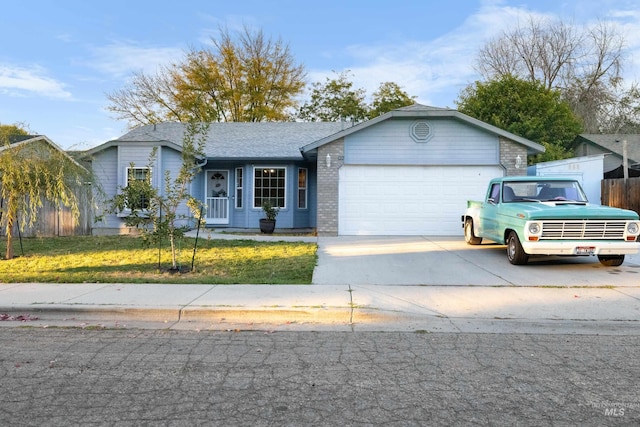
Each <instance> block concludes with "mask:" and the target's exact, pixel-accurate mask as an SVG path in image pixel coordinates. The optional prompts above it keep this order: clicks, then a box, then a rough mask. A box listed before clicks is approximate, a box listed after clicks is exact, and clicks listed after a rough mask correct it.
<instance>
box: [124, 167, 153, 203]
mask: <svg viewBox="0 0 640 427" xmlns="http://www.w3.org/2000/svg"><path fill="white" fill-rule="evenodd" d="M126 178H127V182H126V183H125V187H130V189H132V190H133V192H132V194H135V195H136V196H137V200H128V205H129V206H128V207H129V209H136V210H141V209H149V200H150V197H151V191H152V188H151V169H149V168H136V167H128V168H127V176H126Z"/></svg>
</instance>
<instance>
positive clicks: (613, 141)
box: [574, 133, 640, 165]
mask: <svg viewBox="0 0 640 427" xmlns="http://www.w3.org/2000/svg"><path fill="white" fill-rule="evenodd" d="M624 140H626V141H627V157H628V159H629V163H630V164H631V165H634V164H636V163H639V162H640V134H612V133H609V134H590V133H583V134H580V135H578V137H577V138H576V141H575V143H574V145H577V144H580V143H585V144H591V145H594V146H596V147H598V148H600V149H601V150H602V151H604V152H609V153H611V154H614V155H616V156H617V157H620V158H622V156H623V153H622V150H623V143H622V141H624Z"/></svg>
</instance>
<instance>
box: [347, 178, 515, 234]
mask: <svg viewBox="0 0 640 427" xmlns="http://www.w3.org/2000/svg"><path fill="white" fill-rule="evenodd" d="M339 175H340V179H339V212H338V234H340V235H421V234H424V235H433V236H447V235H462V228H461V225H460V215H461V214H462V213H463V212H464V210H465V208H466V201H467V200H469V199H473V200H480V199H482V198H484V194H485V191H486V189H487V184H488V182H489V180H490V179H491V178H495V177H497V176H503V175H504V169H503V168H501V167H500V166H495V165H492V166H378V165H376V166H364V165H344V166H343V167H342V168H340V172H339Z"/></svg>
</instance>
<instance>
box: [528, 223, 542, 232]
mask: <svg viewBox="0 0 640 427" xmlns="http://www.w3.org/2000/svg"><path fill="white" fill-rule="evenodd" d="M541 231H542V227H540V224H539V223H537V222H530V223H529V234H540V232H541Z"/></svg>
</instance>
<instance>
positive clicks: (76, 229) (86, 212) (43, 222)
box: [0, 186, 93, 237]
mask: <svg viewBox="0 0 640 427" xmlns="http://www.w3.org/2000/svg"><path fill="white" fill-rule="evenodd" d="M76 196H77V197H78V209H80V217H79V218H78V219H77V220H74V219H73V215H72V214H71V210H70V209H69V208H67V207H65V206H59V205H58V204H56V203H51V202H49V201H46V200H44V201H43V203H42V207H41V208H40V210H39V212H38V215H37V218H36V222H35V223H34V224H33V225H32V226H29V225H28V224H26V223H25V227H24V231H21V232H20V233H21V235H22V236H23V237H52V236H88V235H91V227H92V221H93V209H92V196H91V187H90V186H84V187H82V188H80V189H79V190H78V191H77V192H76ZM18 221H20V222H22V221H26V222H28V218H19V219H18ZM4 235H5V230H4V228H3V229H1V230H0V236H4ZM13 236H14V237H18V226H17V224H16V226H15V229H14V230H13Z"/></svg>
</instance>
